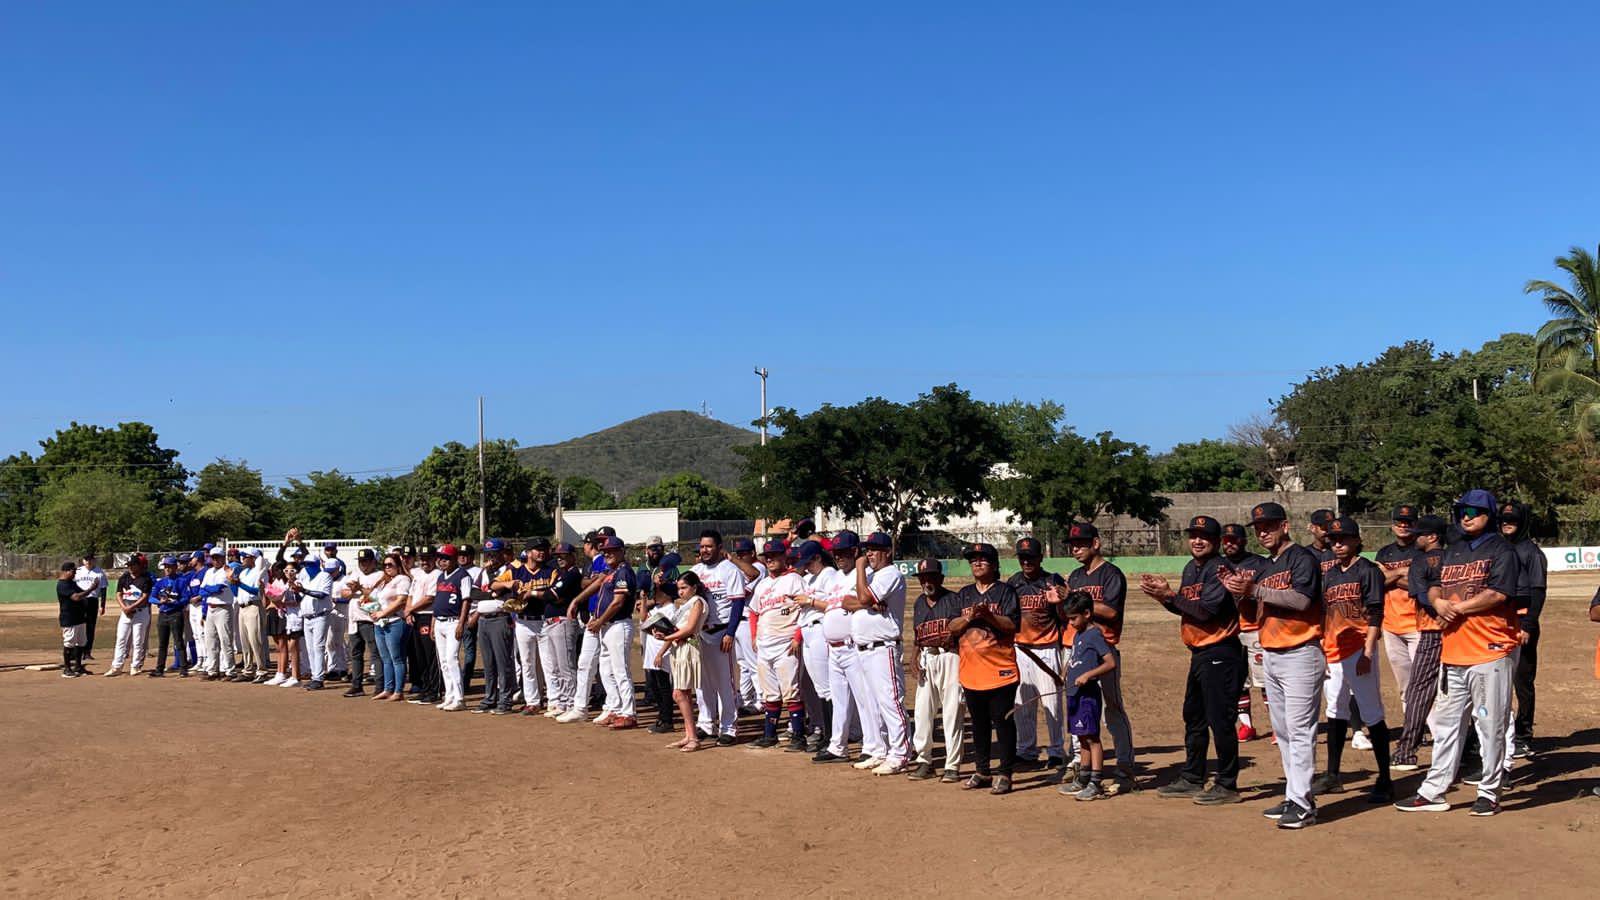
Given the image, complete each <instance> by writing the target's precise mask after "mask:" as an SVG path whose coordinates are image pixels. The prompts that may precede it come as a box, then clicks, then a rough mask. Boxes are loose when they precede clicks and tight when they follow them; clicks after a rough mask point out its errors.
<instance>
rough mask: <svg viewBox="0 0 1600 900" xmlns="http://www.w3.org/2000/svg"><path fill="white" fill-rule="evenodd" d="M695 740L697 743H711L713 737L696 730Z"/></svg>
mask: <svg viewBox="0 0 1600 900" xmlns="http://www.w3.org/2000/svg"><path fill="white" fill-rule="evenodd" d="M694 739H695V740H697V741H709V740H711V735H709V734H707V733H706V732H704V731H701V730H700V729H698V728H696V729H695V730H694Z"/></svg>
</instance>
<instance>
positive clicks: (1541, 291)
mask: <svg viewBox="0 0 1600 900" xmlns="http://www.w3.org/2000/svg"><path fill="white" fill-rule="evenodd" d="M1555 265H1556V268H1558V269H1561V270H1562V271H1563V272H1565V273H1566V274H1567V283H1568V284H1569V285H1570V287H1562V286H1561V285H1558V284H1556V283H1554V282H1551V281H1545V280H1542V279H1535V280H1533V281H1529V282H1528V283H1527V284H1526V285H1524V286H1523V288H1522V291H1523V293H1525V294H1536V295H1538V297H1539V301H1540V302H1541V303H1543V304H1544V306H1545V309H1546V310H1548V311H1549V312H1550V313H1551V315H1553V316H1555V318H1553V319H1551V320H1550V321H1548V322H1546V323H1544V325H1542V326H1540V328H1539V331H1538V333H1536V334H1535V335H1534V336H1533V340H1534V343H1535V344H1536V345H1537V347H1538V367H1537V372H1536V375H1535V379H1534V384H1535V385H1536V386H1537V387H1538V388H1539V389H1540V390H1541V391H1553V392H1565V393H1566V394H1567V395H1568V397H1569V402H1568V405H1569V406H1570V407H1571V409H1572V411H1573V413H1574V416H1573V418H1574V424H1575V425H1576V433H1577V435H1578V437H1579V438H1580V439H1581V440H1584V441H1585V442H1587V441H1589V440H1591V439H1592V438H1593V437H1594V430H1595V427H1596V426H1597V425H1600V260H1597V259H1596V258H1595V256H1594V255H1593V254H1591V253H1589V251H1587V250H1585V249H1584V248H1582V247H1573V248H1572V249H1571V250H1569V251H1567V255H1566V256H1558V257H1556V260H1555Z"/></svg>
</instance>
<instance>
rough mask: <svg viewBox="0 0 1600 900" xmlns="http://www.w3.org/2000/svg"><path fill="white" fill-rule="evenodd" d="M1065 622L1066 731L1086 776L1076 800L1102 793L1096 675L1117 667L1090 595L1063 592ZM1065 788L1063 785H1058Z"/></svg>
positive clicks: (1102, 755) (1102, 750)
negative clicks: (1068, 642) (1068, 632)
mask: <svg viewBox="0 0 1600 900" xmlns="http://www.w3.org/2000/svg"><path fill="white" fill-rule="evenodd" d="M1066 614H1067V622H1068V623H1069V624H1071V625H1072V630H1073V636H1072V656H1071V658H1070V659H1069V660H1068V663H1067V731H1068V732H1069V733H1071V735H1072V736H1073V737H1075V738H1077V739H1078V769H1079V771H1083V772H1087V773H1089V774H1088V780H1087V782H1086V783H1085V784H1084V785H1083V787H1081V788H1080V789H1079V790H1078V791H1077V792H1076V793H1074V794H1073V797H1074V799H1077V800H1098V799H1100V798H1101V797H1104V796H1106V791H1105V788H1104V787H1102V786H1101V784H1100V781H1101V778H1102V769H1103V767H1104V766H1105V745H1103V744H1101V743H1100V678H1101V677H1102V676H1104V675H1106V674H1108V673H1110V672H1113V671H1115V670H1116V668H1117V656H1116V654H1115V653H1113V652H1112V650H1111V645H1110V644H1109V643H1107V642H1106V637H1105V633H1104V632H1102V631H1101V630H1100V626H1099V625H1097V624H1095V622H1094V621H1093V614H1094V598H1092V597H1090V596H1089V595H1088V594H1087V593H1084V592H1081V591H1074V592H1072V593H1070V594H1068V595H1067V602H1066ZM1061 792H1062V793H1066V792H1067V786H1066V785H1063V786H1062V787H1061Z"/></svg>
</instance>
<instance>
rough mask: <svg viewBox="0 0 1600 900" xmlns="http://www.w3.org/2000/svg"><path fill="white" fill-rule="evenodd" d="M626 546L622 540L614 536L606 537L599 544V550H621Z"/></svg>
mask: <svg viewBox="0 0 1600 900" xmlns="http://www.w3.org/2000/svg"><path fill="white" fill-rule="evenodd" d="M626 546H627V544H624V543H623V542H622V538H619V537H617V536H616V535H614V534H612V535H607V536H606V538H605V539H604V540H602V541H601V542H600V549H601V550H621V549H622V548H624V547H626Z"/></svg>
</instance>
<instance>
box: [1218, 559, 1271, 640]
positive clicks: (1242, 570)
mask: <svg viewBox="0 0 1600 900" xmlns="http://www.w3.org/2000/svg"><path fill="white" fill-rule="evenodd" d="M1266 567H1267V558H1266V557H1265V556H1262V555H1260V554H1257V553H1241V554H1239V555H1238V556H1224V557H1223V558H1222V574H1224V575H1226V574H1228V573H1229V572H1233V573H1237V574H1239V575H1243V576H1244V577H1246V578H1248V579H1250V583H1251V584H1255V582H1256V580H1257V579H1259V578H1260V577H1261V572H1262V570H1264V569H1265V568H1266ZM1239 630H1240V631H1241V632H1248V631H1260V630H1261V604H1259V603H1252V602H1247V601H1246V602H1241V603H1240V604H1239Z"/></svg>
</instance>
